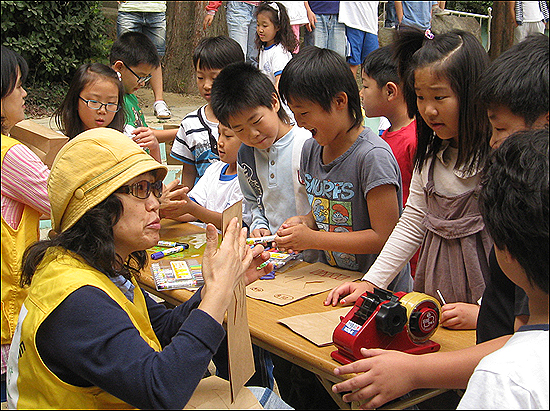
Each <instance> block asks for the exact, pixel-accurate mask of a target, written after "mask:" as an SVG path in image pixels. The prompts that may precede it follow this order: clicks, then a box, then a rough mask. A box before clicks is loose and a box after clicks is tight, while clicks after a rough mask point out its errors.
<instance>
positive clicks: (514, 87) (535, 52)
mask: <svg viewBox="0 0 550 411" xmlns="http://www.w3.org/2000/svg"><path fill="white" fill-rule="evenodd" d="M548 46H549V41H548V36H545V35H544V34H540V33H539V34H534V35H530V36H528V37H527V38H526V39H525V40H523V41H521V42H520V43H518V44H516V45H514V46H513V47H511V48H510V49H508V50H506V51H505V52H504V53H502V54H501V55H500V56H498V57H497V58H496V59H495V60H494V61H493V63H492V64H491V66H490V67H489V69H488V70H485V72H484V73H483V74H482V76H481V78H480V80H479V83H478V92H477V95H478V97H479V100H480V101H481V103H482V104H484V105H485V106H486V107H492V106H503V107H507V108H508V109H510V111H511V112H512V113H513V114H516V115H518V116H521V117H523V118H524V120H525V125H526V126H527V127H531V126H532V125H533V123H534V122H535V121H536V120H537V119H538V118H539V117H540V116H542V115H544V114H547V113H548V93H549V79H548V76H549V73H548V58H549V48H548Z"/></svg>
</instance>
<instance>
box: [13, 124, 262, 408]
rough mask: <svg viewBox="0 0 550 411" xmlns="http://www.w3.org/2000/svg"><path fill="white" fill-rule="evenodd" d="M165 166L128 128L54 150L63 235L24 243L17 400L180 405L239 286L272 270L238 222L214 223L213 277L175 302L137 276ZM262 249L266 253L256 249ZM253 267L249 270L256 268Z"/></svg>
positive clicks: (210, 231)
mask: <svg viewBox="0 0 550 411" xmlns="http://www.w3.org/2000/svg"><path fill="white" fill-rule="evenodd" d="M166 171H167V170H166V166H163V165H161V164H160V163H158V162H157V161H155V160H154V159H153V158H152V157H151V156H150V155H148V154H147V153H145V152H144V151H143V150H142V149H141V148H140V147H139V146H138V145H137V144H136V143H134V142H133V141H131V140H129V139H128V138H127V137H126V136H124V135H123V134H122V133H120V132H118V131H116V130H112V129H108V128H99V129H92V130H88V131H85V132H83V133H81V134H80V135H79V136H77V137H76V138H74V139H73V140H71V141H69V142H68V143H67V144H66V145H65V146H64V147H63V148H62V149H61V150H60V152H59V153H58V155H57V157H56V159H55V161H54V164H53V166H52V170H51V173H50V177H49V179H48V193H49V196H50V200H51V207H52V215H51V216H52V226H53V229H54V230H55V231H56V232H57V233H58V235H57V236H56V237H55V238H53V239H51V240H45V241H41V242H38V243H36V244H34V245H33V246H31V247H30V248H28V249H27V251H26V253H25V256H24V258H23V268H22V285H28V284H30V287H29V289H28V296H27V299H26V300H25V302H24V304H23V307H22V309H21V313H20V315H19V323H18V326H17V330H16V333H15V336H14V339H13V343H12V346H11V350H10V355H9V359H8V405H9V406H10V408H40V409H46V408H57V409H67V408H69V409H70V408H73V409H74V408H88V409H97V408H111V409H114V408H130V407H138V408H164V409H176V408H179V409H181V408H183V406H185V404H186V403H187V402H188V400H189V398H190V397H191V394H192V393H193V391H194V390H195V388H196V386H197V384H198V383H199V381H200V379H201V378H202V377H203V375H204V373H205V371H206V370H207V366H208V364H209V362H210V359H211V358H212V356H213V354H214V353H215V352H216V350H217V349H218V346H219V345H220V343H221V342H222V340H223V338H224V335H225V331H224V329H223V327H222V325H221V324H222V322H223V319H224V313H225V311H226V310H227V307H228V305H229V302H230V299H231V296H232V294H233V289H234V287H235V286H236V285H237V284H238V282H239V281H241V280H242V279H243V277H244V278H245V282H246V283H250V282H252V281H254V280H255V279H257V278H258V277H259V276H261V275H264V274H265V273H267V272H268V271H269V269H270V267H266V268H264V270H263V271H262V270H256V267H257V266H258V265H259V264H261V263H262V262H263V261H265V260H267V259H268V257H269V254H268V253H264V252H263V248H261V247H260V248H256V249H254V250H251V249H250V248H249V247H247V246H246V244H245V241H246V231H245V230H242V229H241V230H239V223H238V222H237V219H233V221H232V222H231V223H230V224H229V227H228V228H227V231H226V233H225V236H224V240H223V241H222V243H221V245H220V248H219V249H217V248H216V247H217V238H218V236H217V230H216V228H215V227H214V226H213V225H212V224H209V225H208V226H207V228H206V238H207V245H206V249H205V252H204V257H203V276H204V279H205V286H204V287H203V288H202V289H201V290H200V291H197V292H196V293H195V295H194V296H193V297H192V298H191V299H190V300H189V301H188V302H186V303H184V304H182V305H180V306H178V307H176V308H174V309H173V310H170V309H167V308H166V307H164V306H163V305H161V304H157V303H156V302H154V301H153V300H152V299H151V298H150V297H149V296H147V295H146V294H145V293H144V292H143V291H142V290H141V289H140V288H139V286H138V285H137V283H136V281H135V279H134V277H135V275H136V274H138V273H139V271H140V270H141V269H143V268H144V267H145V265H146V263H147V254H146V252H145V251H143V250H145V249H147V248H149V247H152V246H153V245H155V244H156V243H157V241H158V240H159V229H160V218H159V214H158V212H159V198H160V197H161V194H162V180H163V178H164V177H165V176H166ZM254 257H258V258H254ZM249 266H250V268H249Z"/></svg>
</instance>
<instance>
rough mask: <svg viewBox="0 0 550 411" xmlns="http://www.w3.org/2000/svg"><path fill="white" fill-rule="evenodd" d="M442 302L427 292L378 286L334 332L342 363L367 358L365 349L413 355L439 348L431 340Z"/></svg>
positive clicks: (335, 352) (351, 311)
mask: <svg viewBox="0 0 550 411" xmlns="http://www.w3.org/2000/svg"><path fill="white" fill-rule="evenodd" d="M440 310H441V307H440V305H439V302H438V301H437V300H436V299H435V298H433V297H431V296H429V295H427V294H423V293H418V292H412V293H404V292H398V293H395V294H394V293H392V292H391V291H387V290H382V289H375V290H374V292H373V293H370V292H367V293H365V294H363V295H362V296H361V298H359V299H358V300H357V301H356V302H355V305H354V306H353V307H352V309H351V310H350V311H349V313H348V314H347V315H346V316H345V317H341V321H340V324H339V325H338V326H337V327H336V329H335V330H334V333H333V334H332V340H333V342H334V345H335V346H336V347H337V348H338V350H337V351H333V352H332V353H331V357H332V358H334V359H335V360H336V361H338V362H339V363H341V364H348V363H350V362H353V361H355V360H358V359H361V358H363V356H362V355H361V348H384V349H388V350H399V351H404V352H407V353H410V354H423V353H427V352H433V351H438V350H439V348H440V345H439V344H438V343H436V342H433V341H431V340H429V338H430V337H431V336H432V335H433V334H434V333H435V331H436V330H437V327H438V325H439V314H440Z"/></svg>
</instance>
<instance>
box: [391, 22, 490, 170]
mask: <svg viewBox="0 0 550 411" xmlns="http://www.w3.org/2000/svg"><path fill="white" fill-rule="evenodd" d="M393 47H394V53H395V56H396V57H397V59H398V68H399V77H400V78H401V79H402V80H403V94H404V97H405V101H406V103H407V109H408V112H409V117H411V118H413V117H415V116H416V134H417V138H418V146H417V150H416V155H415V159H414V162H415V168H416V169H417V170H418V171H420V170H422V167H423V165H424V163H425V161H426V160H427V159H428V158H433V157H434V156H435V154H436V153H437V152H438V151H439V149H440V147H441V143H442V140H441V139H440V138H439V137H437V135H436V134H435V133H434V132H433V130H432V129H431V128H430V127H429V126H428V125H427V124H426V122H425V121H424V120H423V119H422V116H421V115H420V113H419V112H418V108H417V105H416V92H415V90H414V81H415V79H414V72H415V70H417V69H420V68H424V67H428V66H429V67H430V68H431V70H432V71H433V72H434V73H435V74H436V75H438V76H440V78H443V79H446V80H448V81H449V83H450V85H451V89H452V90H453V92H454V93H455V94H456V96H457V98H458V102H459V121H458V135H459V138H458V158H457V161H456V164H455V169H460V168H464V171H466V172H472V171H474V170H475V169H477V168H478V167H483V164H484V162H485V160H486V158H487V156H488V154H489V150H490V146H489V140H490V126H489V119H488V118H487V111H486V109H485V108H484V107H483V106H482V104H480V103H479V101H478V100H477V99H476V98H475V92H476V84H477V82H478V80H479V77H480V76H481V73H483V71H484V70H485V69H486V68H487V65H488V64H489V56H488V55H487V52H486V51H485V49H484V48H483V46H482V45H481V44H480V43H479V41H478V40H477V39H476V38H475V36H474V35H473V34H471V33H468V32H465V31H462V30H451V31H449V32H446V33H442V34H438V35H435V37H434V38H433V39H428V38H427V37H426V36H425V34H424V32H423V31H421V30H418V29H414V28H402V29H401V30H399V31H398V32H397V38H396V41H395V42H394V43H393Z"/></svg>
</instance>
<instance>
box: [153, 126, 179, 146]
mask: <svg viewBox="0 0 550 411" xmlns="http://www.w3.org/2000/svg"><path fill="white" fill-rule="evenodd" d="M177 132H178V129H177V128H172V129H169V130H153V133H154V134H155V137H156V138H157V140H158V141H159V143H166V142H170V141H174V139H175V138H176V133H177Z"/></svg>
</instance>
